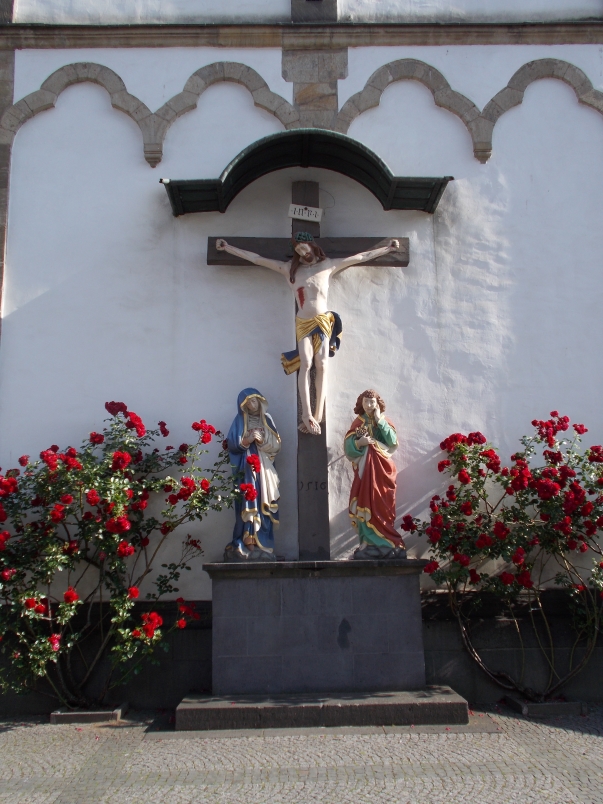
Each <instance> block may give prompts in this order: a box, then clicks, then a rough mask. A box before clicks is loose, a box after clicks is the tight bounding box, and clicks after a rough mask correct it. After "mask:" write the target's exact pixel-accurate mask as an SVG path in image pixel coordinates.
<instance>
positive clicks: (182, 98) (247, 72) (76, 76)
mask: <svg viewBox="0 0 603 804" xmlns="http://www.w3.org/2000/svg"><path fill="white" fill-rule="evenodd" d="M85 81H90V82H92V83H95V84H99V85H100V86H102V87H103V88H104V89H106V90H107V92H108V93H109V96H110V98H111V105H112V106H113V107H114V108H115V109H119V110H120V111H122V112H124V113H125V114H127V115H128V116H129V117H131V118H132V120H134V122H135V123H136V124H137V125H138V127H139V128H140V132H141V134H142V139H143V145H144V156H145V159H146V160H147V162H148V163H149V165H150V166H151V167H155V166H156V165H158V164H159V162H161V159H162V156H163V142H164V140H165V135H166V133H167V131H168V129H169V127H170V126H171V124H172V123H173V122H174V120H176V119H177V118H178V117H181V116H182V115H183V114H186V113H187V112H190V111H192V110H193V109H195V108H196V107H197V103H198V101H199V97H200V96H201V94H202V93H203V92H204V91H205V90H206V89H207V88H208V87H209V86H211V85H212V84H216V83H218V82H220V81H232V82H235V83H237V84H241V85H242V86H244V87H245V88H246V89H247V90H249V92H250V94H251V96H252V98H253V102H254V104H255V105H256V106H258V107H259V108H261V109H264V110H265V111H267V112H269V113H270V114H273V115H274V116H275V117H276V118H277V119H278V120H280V122H281V123H282V124H283V126H284V127H285V128H288V129H289V128H297V127H299V125H300V123H299V113H298V112H297V110H296V109H295V108H294V107H293V106H292V105H291V104H290V103H289V102H288V101H287V100H285V98H282V97H281V96H280V95H277V94H276V93H274V92H271V91H270V89H269V88H268V84H267V83H266V82H265V81H264V79H263V78H262V77H261V76H260V75H259V73H257V72H256V71H255V70H253V69H251V67H247V65H245V64H239V63H237V62H215V63H213V64H208V65H207V66H206V67H202V68H201V69H199V70H197V71H196V72H195V73H193V74H192V75H191V77H190V78H189V79H188V81H187V82H186V84H185V86H184V89H183V91H182V92H179V93H178V94H177V95H174V97H173V98H170V100H169V101H167V103H164V105H163V106H162V107H161V108H160V109H158V110H157V111H156V112H155V113H153V112H151V110H150V109H149V108H148V106H147V105H146V104H145V103H143V102H142V101H141V100H139V99H138V98H137V97H135V96H134V95H131V94H130V93H129V92H128V91H127V90H126V85H125V84H124V82H123V81H122V79H121V78H120V77H119V76H118V75H117V73H115V72H113V70H111V69H110V68H109V67H105V66H103V65H102V64H94V63H91V62H77V63H75V64H67V65H65V66H64V67H61V68H59V69H58V70H56V71H55V72H54V73H52V75H51V76H49V77H48V78H47V79H46V81H44V83H43V84H42V86H41V87H40V89H39V90H37V91H36V92H32V93H31V94H29V95H27V96H26V97H25V98H22V99H21V100H20V101H18V102H17V103H15V104H14V105H13V106H11V107H10V108H8V109H7V110H6V111H5V112H4V114H3V115H2V117H1V118H0V145H11V144H12V142H13V139H14V138H15V135H16V133H17V131H18V130H19V129H20V128H21V126H22V125H23V124H24V123H26V122H27V121H28V120H30V119H31V118H32V117H34V115H36V114H39V113H40V112H44V111H46V110H47V109H52V108H53V107H54V106H55V104H56V102H57V99H58V97H59V95H60V94H61V92H63V90H65V89H67V87H69V86H71V85H72V84H78V83H82V82H85Z"/></svg>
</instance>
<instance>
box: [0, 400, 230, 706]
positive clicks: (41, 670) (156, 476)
mask: <svg viewBox="0 0 603 804" xmlns="http://www.w3.org/2000/svg"><path fill="white" fill-rule="evenodd" d="M105 407H106V409H107V411H108V412H109V414H110V417H111V418H110V419H108V420H107V421H108V425H107V426H106V427H105V428H104V429H103V430H102V432H100V433H97V432H92V433H90V436H89V438H88V439H86V441H85V442H84V443H83V444H82V446H81V447H80V449H79V450H78V449H75V448H73V447H69V448H67V449H66V450H64V451H61V450H60V449H59V447H58V446H57V445H52V446H51V447H49V448H48V449H46V450H43V451H42V452H41V453H40V460H36V461H30V460H29V456H27V455H24V456H22V457H21V458H20V459H19V464H20V466H21V469H18V468H15V469H11V470H9V471H7V472H5V474H4V475H1V474H0V527H1V528H2V530H1V531H0V600H1V602H2V605H1V606H0V639H1V641H0V650H1V651H2V653H3V654H4V656H5V659H6V660H8V661H4V662H3V667H2V668H1V669H0V688H1V689H2V690H3V691H7V690H15V691H27V690H30V689H41V687H40V683H41V681H42V680H45V681H46V683H47V684H48V689H42V691H44V692H46V693H50V694H53V695H56V696H57V697H58V698H59V700H60V701H61V703H63V704H66V705H68V706H90V705H93V704H95V703H96V704H98V703H100V702H101V701H102V697H103V695H104V694H105V693H106V691H108V690H109V689H111V688H112V687H115V686H117V685H119V684H121V683H123V681H124V679H125V678H128V677H129V676H130V675H131V674H132V673H133V672H137V671H138V670H139V669H140V664H141V662H142V661H143V660H146V659H149V660H152V661H153V655H154V653H155V651H156V649H157V647H158V646H160V645H165V644H166V643H165V642H164V638H165V636H166V634H167V633H169V631H170V630H173V629H174V628H184V627H185V626H186V624H187V622H189V621H190V619H191V618H192V619H195V618H197V617H198V615H197V613H196V612H195V611H194V608H193V607H192V605H191V604H187V603H186V602H185V601H184V600H182V599H179V600H178V602H177V606H178V614H179V616H178V618H177V620H176V622H175V624H174V625H173V626H172V627H171V628H170V629H169V630H166V629H165V627H163V626H164V624H163V618H162V617H161V615H160V614H158V613H157V612H154V611H149V612H145V613H143V614H142V616H141V618H140V620H139V621H138V622H135V621H134V611H133V610H134V605H135V601H136V600H137V599H138V597H139V595H140V586H141V584H142V583H143V582H144V581H146V582H147V584H149V583H150V584H151V588H152V590H153V591H150V592H148V593H147V599H148V600H149V601H152V602H155V601H158V600H159V599H160V598H161V597H162V596H164V595H166V594H171V593H173V592H177V591H178V588H177V586H175V584H176V583H177V582H178V579H179V578H180V576H181V573H182V571H186V570H190V562H191V561H193V560H194V559H195V558H197V557H198V556H200V555H201V553H202V549H201V542H200V541H199V539H198V538H193V537H192V536H190V535H188V536H187V537H186V539H185V541H184V543H183V544H182V550H181V554H180V557H179V559H178V560H177V561H175V562H172V563H170V564H165V563H164V564H162V565H161V568H162V569H164V570H166V571H165V572H161V569H160V568H159V567H157V561H158V560H159V557H160V555H161V554H162V552H163V551H164V549H165V548H166V546H167V543H171V542H173V541H174V539H175V538H177V537H176V532H177V529H178V528H180V527H181V526H183V525H188V524H190V523H194V522H201V521H202V520H203V519H204V518H205V517H206V516H207V514H208V513H209V512H210V511H221V510H223V509H224V508H225V507H231V506H232V504H233V502H234V500H235V499H237V498H239V497H240V496H241V491H240V489H238V488H237V487H236V485H235V484H234V481H233V479H232V477H231V474H230V471H229V469H228V463H229V459H228V453H227V451H226V450H225V449H224V448H222V450H221V452H220V454H219V456H218V460H217V461H216V462H215V463H214V464H213V466H211V467H210V468H209V469H208V468H203V466H202V459H203V456H204V455H205V454H207V452H208V450H207V449H206V445H208V444H209V443H210V442H211V441H212V440H213V439H214V438H217V439H219V438H220V437H221V434H220V433H219V432H217V431H216V430H215V428H214V427H213V426H212V425H210V424H208V423H207V422H206V421H205V420H200V421H198V422H194V423H193V425H192V429H193V431H194V432H195V434H196V437H195V443H192V444H188V443H184V444H181V445H180V446H179V447H178V449H174V447H171V446H167V447H165V448H164V449H159V448H158V447H155V446H154V443H155V441H156V440H157V439H158V438H160V437H163V438H167V437H168V435H169V430H168V429H167V427H166V424H165V422H159V425H158V428H159V429H157V430H147V429H146V427H145V425H144V423H143V421H142V419H141V418H140V416H138V415H137V414H136V413H134V412H133V411H129V410H128V409H127V407H126V405H125V404H124V403H122V402H108V403H107V404H106V406H105ZM160 500H161V501H162V502H163V507H162V510H161V518H157V516H155V515H153V514H150V513H149V512H150V510H151V506H150V504H151V503H154V502H155V501H160ZM157 507H158V506H157V505H153V506H152V509H153V510H156V508H157ZM157 570H159V571H157ZM63 579H64V580H63ZM57 588H60V592H57V591H56V590H57ZM42 590H45V593H44V592H43V591H42ZM53 590H55V591H54V592H53ZM84 605H86V608H87V611H86V613H85V614H83V613H82V614H80V611H81V608H82V607H83V606H84ZM107 606H108V609H109V611H108V612H106V607H107ZM95 611H96V612H97V615H95ZM88 641H89V642H91V643H93V645H92V648H91V652H90V649H89V650H88V651H87V652H86V649H85V645H84V643H87V642H88ZM107 655H109V656H110V659H111V661H110V663H109V664H110V670H109V671H108V672H107V677H106V679H105V680H104V682H103V683H102V684H101V685H100V686H101V688H102V690H103V693H102V694H101V695H100V696H97V699H96V700H93V699H92V698H91V696H90V693H89V692H88V691H87V687H89V685H90V682H91V680H92V679H93V677H94V673H95V671H96V670H97V669H98V668H99V667H100V666H101V660H102V659H103V658H104V657H105V656H107ZM105 665H106V663H105ZM98 687H99V684H98V683H97V684H96V688H98Z"/></svg>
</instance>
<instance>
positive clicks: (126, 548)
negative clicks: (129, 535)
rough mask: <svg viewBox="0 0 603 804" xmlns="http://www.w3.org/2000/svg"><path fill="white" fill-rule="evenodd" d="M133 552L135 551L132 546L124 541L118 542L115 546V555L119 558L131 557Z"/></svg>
mask: <svg viewBox="0 0 603 804" xmlns="http://www.w3.org/2000/svg"><path fill="white" fill-rule="evenodd" d="M134 551H135V548H134V546H133V545H131V544H129V543H128V542H126V541H123V542H120V543H119V544H118V545H117V555H118V556H119V557H120V558H127V557H128V556H131V555H132V553H134Z"/></svg>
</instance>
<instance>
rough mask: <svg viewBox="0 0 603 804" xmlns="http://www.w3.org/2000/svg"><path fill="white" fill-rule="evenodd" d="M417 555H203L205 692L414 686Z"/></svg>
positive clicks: (418, 673) (419, 671)
mask: <svg viewBox="0 0 603 804" xmlns="http://www.w3.org/2000/svg"><path fill="white" fill-rule="evenodd" d="M426 563H427V562H426V561H420V560H416V559H400V560H386V561H295V562H277V563H275V564H264V563H250V564H217V563H216V564H205V565H204V567H203V568H204V569H205V570H206V571H207V572H208V573H209V575H210V577H211V578H212V581H213V618H212V629H213V630H212V643H213V648H212V650H213V664H212V667H213V670H212V673H213V694H214V695H215V696H216V695H218V696H219V695H233V694H239V695H283V694H291V693H327V692H354V693H365V692H379V691H390V692H391V691H399V690H407V691H409V690H418V689H421V688H423V687H424V686H425V659H424V654H423V628H422V621H421V603H420V595H419V575H420V573H421V572H422V570H423V567H424V566H425V564H426Z"/></svg>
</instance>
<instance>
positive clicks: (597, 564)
mask: <svg viewBox="0 0 603 804" xmlns="http://www.w3.org/2000/svg"><path fill="white" fill-rule="evenodd" d="M532 425H533V426H534V428H535V432H534V434H533V435H531V436H525V437H523V438H522V439H521V445H522V449H521V450H520V451H518V452H516V453H515V454H514V455H512V456H511V460H510V462H509V465H508V466H503V465H502V462H501V459H500V457H499V455H498V452H497V450H496V449H494V448H493V447H492V446H491V445H490V444H488V443H487V442H486V438H485V437H484V436H483V435H482V434H481V433H479V432H474V433H469V435H467V436H465V435H463V434H462V433H453V434H452V435H450V436H449V437H448V438H446V439H445V440H444V441H443V442H442V443H441V445H440V447H441V449H442V450H443V451H444V452H445V453H446V454H447V457H446V458H444V459H443V460H441V461H440V462H439V464H438V470H439V471H440V472H441V473H444V472H445V473H448V474H449V475H450V476H451V478H453V481H454V482H452V483H451V484H450V485H449V486H448V488H447V490H446V491H445V493H444V494H443V495H442V496H440V495H438V494H436V495H434V496H433V497H432V499H431V503H430V509H431V515H430V519H429V521H428V522H420V521H419V520H418V519H413V518H412V517H411V516H409V515H407V516H405V517H404V518H403V525H402V527H403V529H404V530H406V531H410V532H412V531H418V532H419V533H420V534H421V535H424V536H425V537H426V538H427V539H428V540H429V542H430V545H431V552H432V554H433V560H432V561H430V562H429V564H428V565H427V566H426V567H425V572H426V573H428V574H430V575H431V576H432V578H433V580H434V581H435V582H436V584H438V585H439V586H442V587H444V588H445V589H446V590H447V592H448V599H449V602H450V607H451V609H452V611H453V613H454V615H455V617H456V619H457V621H458V624H459V627H460V630H461V636H462V639H463V643H464V645H465V647H466V648H467V650H468V652H469V654H470V655H471V657H472V658H473V659H474V660H475V661H476V662H477V664H478V665H479V666H480V667H481V669H482V670H483V671H484V672H485V673H486V674H487V675H488V676H489V677H490V678H491V679H492V680H493V681H495V682H496V683H497V684H499V685H500V686H502V687H503V688H504V689H508V690H517V691H519V692H521V693H522V694H523V695H525V696H526V697H527V698H530V699H533V700H544V699H546V698H550V697H551V696H553V695H555V694H557V693H558V692H559V691H560V690H561V688H562V687H563V686H564V685H566V684H567V683H568V682H569V681H570V680H571V679H572V678H574V677H575V676H576V675H577V674H578V673H579V672H580V671H581V670H582V669H583V668H584V666H585V665H586V663H587V662H588V660H589V658H590V656H591V655H592V652H593V650H594V648H595V645H596V642H597V636H598V633H599V629H600V622H601V598H602V597H603V561H601V558H602V550H601V544H600V541H599V535H600V533H601V530H602V529H603V447H602V446H600V445H595V446H591V447H590V448H588V449H586V450H585V451H581V447H580V444H581V436H582V435H584V434H585V433H586V432H588V431H587V428H586V427H585V426H584V425H583V424H575V425H573V435H572V436H571V437H568V436H566V435H565V433H567V432H568V431H569V430H570V420H569V418H568V417H567V416H560V415H559V413H558V412H557V411H552V412H551V415H550V418H549V419H547V420H534V421H533V422H532ZM587 553H588V554H589V555H590V556H592V557H594V560H593V562H592V566H589V567H583V566H581V565H580V564H579V563H578V562H576V561H575V559H574V557H578V556H580V555H582V554H587ZM553 564H556V565H557V567H558V571H557V572H556V573H555V575H554V578H549V582H550V581H553V582H554V584H555V585H556V586H558V587H560V588H561V589H563V590H564V591H565V592H566V593H567V596H568V600H569V605H570V611H571V614H572V623H573V626H574V631H575V635H576V639H575V643H574V647H573V649H572V652H571V658H570V662H569V666H568V667H566V668H565V669H564V670H561V669H560V667H559V662H558V659H557V656H558V651H557V652H556V651H555V645H554V639H553V630H552V628H551V627H550V623H549V622H548V619H547V616H546V612H545V608H544V606H543V603H542V593H543V591H544V589H545V587H546V583H545V581H546V577H547V576H546V571H547V570H550V567H551V565H553ZM469 591H473V592H475V594H473V595H467V592H469ZM483 593H490V594H494V595H495V596H496V597H498V598H499V599H500V601H501V603H502V604H503V605H504V606H505V607H506V608H507V609H508V611H509V612H510V613H511V617H512V619H513V621H514V622H515V625H516V630H517V633H518V636H519V637H520V650H521V651H522V655H523V661H524V662H525V650H524V646H523V639H521V628H520V625H519V619H518V617H517V607H518V604H520V603H522V602H524V603H525V604H527V607H528V610H529V612H530V621H531V622H532V624H533V630H534V633H535V637H536V640H537V643H538V645H539V647H540V650H541V652H542V655H543V657H544V660H545V662H546V664H547V666H548V668H549V678H548V681H547V683H546V685H545V686H544V687H543V688H542V689H541V690H539V691H534V690H532V689H529V688H527V687H525V686H524V683H523V671H522V674H521V676H520V678H513V677H511V676H510V675H509V674H507V673H503V672H500V671H495V670H492V669H491V668H489V667H488V666H487V664H486V662H485V661H484V659H483V657H482V656H481V654H480V653H479V651H478V649H477V648H476V646H475V644H474V641H473V640H472V636H471V633H470V628H469V624H470V610H469V606H475V605H476V603H478V602H479V600H480V598H483ZM534 610H536V611H537V612H538V614H539V620H538V622H537V621H536V619H535V617H534ZM539 623H540V624H541V626H542V628H543V629H544V634H545V643H546V644H545V643H543V641H542V638H541V633H540V628H539ZM579 645H580V646H581V647H582V656H581V657H580V659H579V660H578V661H577V662H576V661H575V654H576V648H577V647H578V646H579Z"/></svg>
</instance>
